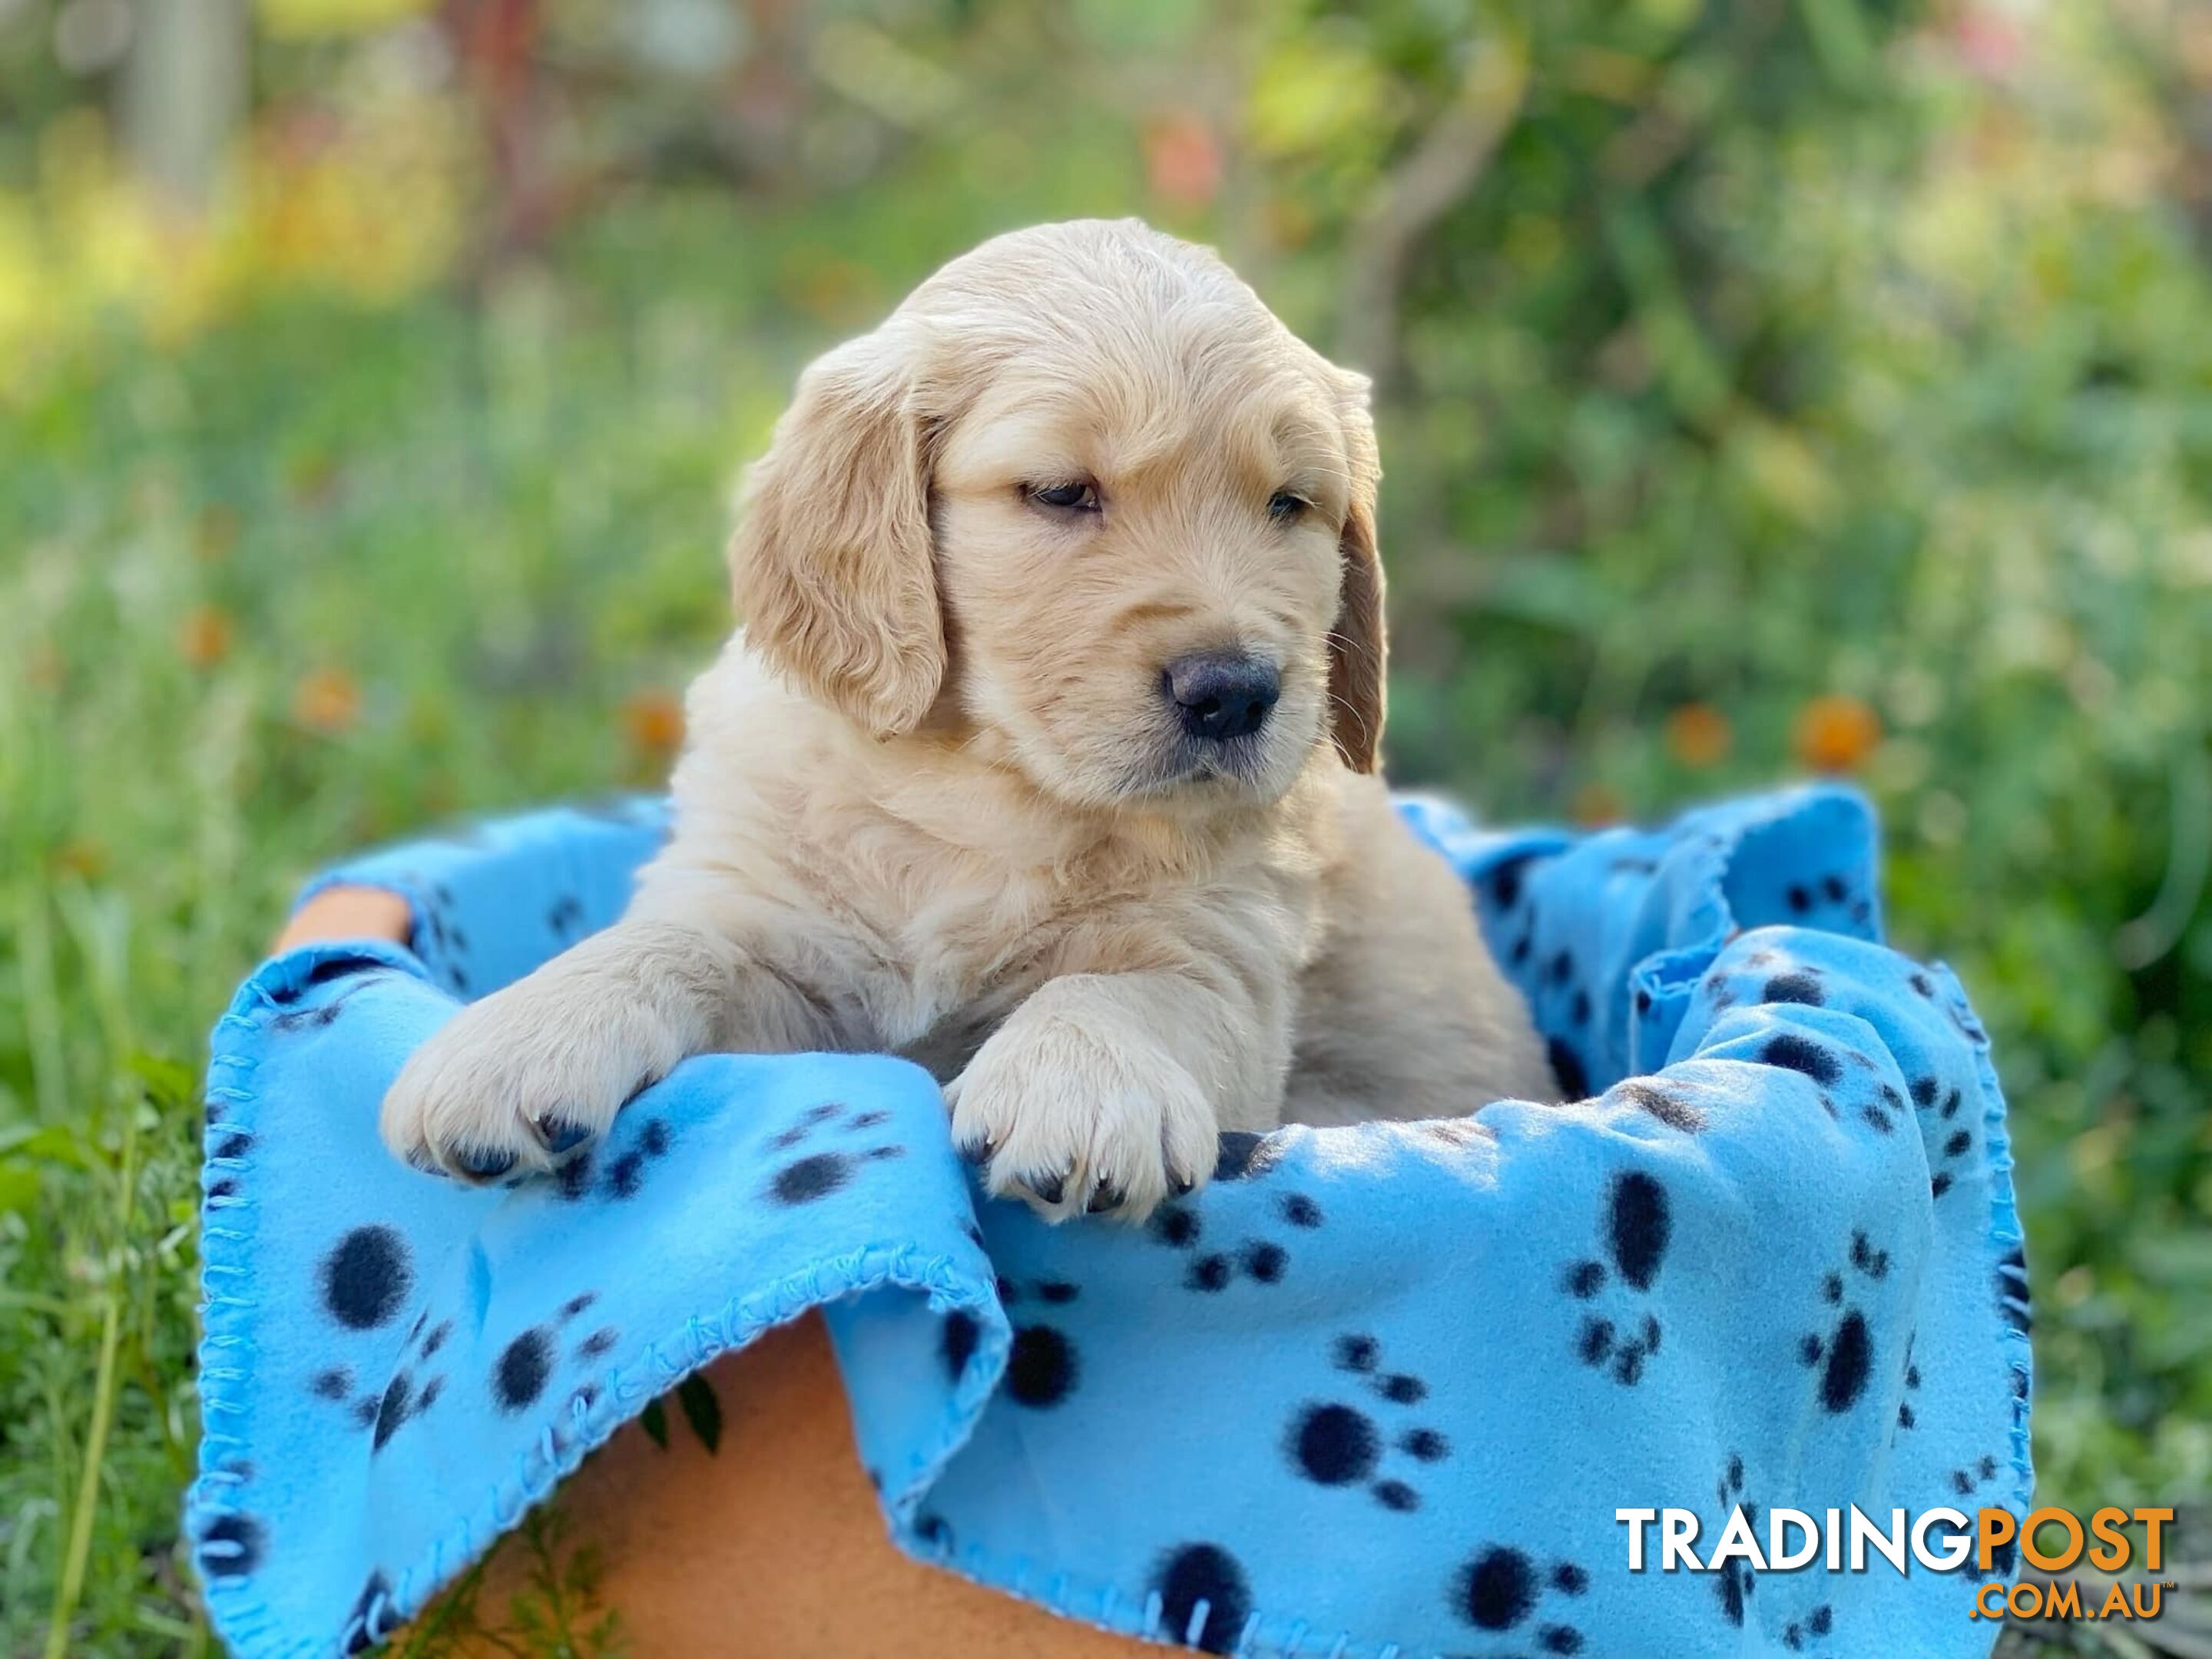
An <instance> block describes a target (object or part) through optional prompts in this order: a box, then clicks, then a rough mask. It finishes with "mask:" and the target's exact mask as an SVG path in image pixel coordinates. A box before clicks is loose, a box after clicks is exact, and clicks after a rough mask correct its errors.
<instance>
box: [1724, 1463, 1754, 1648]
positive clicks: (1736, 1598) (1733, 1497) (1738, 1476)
mask: <svg viewBox="0 0 2212 1659" xmlns="http://www.w3.org/2000/svg"><path fill="white" fill-rule="evenodd" d="M1713 1495H1714V1496H1715V1497H1716V1498H1717V1499H1718V1500H1719V1502H1720V1508H1721V1529H1722V1530H1723V1531H1725V1530H1726V1529H1727V1527H1728V1523H1729V1518H1730V1517H1731V1516H1734V1515H1735V1512H1736V1511H1737V1510H1742V1511H1743V1519H1744V1524H1745V1525H1747V1526H1748V1527H1750V1528H1753V1531H1754V1533H1755V1532H1756V1529H1757V1528H1758V1526H1759V1505H1758V1504H1754V1503H1752V1502H1751V1501H1749V1500H1748V1499H1747V1498H1745V1497H1744V1495H1743V1459H1742V1458H1741V1456H1737V1455H1731V1456H1730V1457H1729V1461H1728V1467H1727V1468H1725V1469H1723V1470H1722V1471H1721V1478H1720V1480H1719V1482H1718V1483H1717V1486H1715V1488H1714V1493H1713ZM1714 1536H1715V1537H1716V1538H1717V1537H1718V1536H1719V1534H1718V1533H1716V1534H1714ZM1758 1584H1759V1577H1758V1575H1757V1574H1756V1573H1755V1572H1753V1570H1752V1565H1751V1563H1750V1562H1748V1561H1747V1560H1745V1559H1743V1558H1742V1557H1741V1556H1740V1555H1732V1556H1730V1557H1729V1559H1727V1560H1726V1561H1724V1562H1723V1563H1722V1564H1721V1570H1720V1571H1719V1572H1718V1573H1717V1574H1716V1575H1715V1576H1714V1578H1713V1589H1714V1591H1715V1593H1716V1594H1717V1595H1719V1597H1720V1601H1721V1617H1722V1618H1723V1619H1725V1620H1728V1621H1729V1623H1730V1624H1731V1625H1736V1626H1741V1624H1742V1623H1743V1611H1744V1606H1745V1604H1746V1603H1747V1601H1749V1600H1750V1598H1751V1593H1752V1591H1753V1589H1756V1588H1757V1587H1758Z"/></svg>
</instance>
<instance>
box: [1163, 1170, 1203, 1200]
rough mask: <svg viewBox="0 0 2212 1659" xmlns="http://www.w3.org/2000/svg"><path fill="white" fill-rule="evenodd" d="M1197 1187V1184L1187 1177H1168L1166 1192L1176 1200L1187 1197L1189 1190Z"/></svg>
mask: <svg viewBox="0 0 2212 1659" xmlns="http://www.w3.org/2000/svg"><path fill="white" fill-rule="evenodd" d="M1197 1185H1198V1182H1195V1181H1193V1180H1192V1179H1191V1178H1190V1177H1189V1176H1187V1175H1179V1176H1170V1177H1169V1178H1168V1190H1169V1191H1170V1192H1171V1193H1173V1194H1175V1195H1176V1197H1177V1198H1188V1197H1189V1196H1190V1190H1191V1188H1194V1187H1195V1186H1197Z"/></svg>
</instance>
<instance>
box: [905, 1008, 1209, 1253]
mask: <svg viewBox="0 0 2212 1659" xmlns="http://www.w3.org/2000/svg"><path fill="white" fill-rule="evenodd" d="M1039 1001H1040V999H1038V998H1033V999H1031V1000H1030V1003H1029V1004H1027V1005H1024V1006H1023V1007H1022V1008H1021V1009H1020V1010H1018V1011H1017V1012H1016V1013H1015V1014H1014V1016H1013V1018H1011V1019H1009V1020H1008V1021H1007V1022H1006V1024H1004V1025H1002V1026H1000V1028H999V1030H998V1031H997V1032H996V1033H995V1034H994V1035H993V1036H992V1037H991V1039H990V1040H989V1041H988V1042H986V1043H984V1045H983V1046H982V1048H980V1049H978V1050H977V1051H976V1054H975V1059H974V1060H970V1061H969V1063H968V1069H967V1070H966V1071H964V1072H963V1073H961V1074H960V1075H959V1076H958V1077H957V1078H955V1079H953V1080H952V1081H951V1083H950V1084H948V1085H945V1103H946V1104H947V1105H949V1106H951V1109H952V1139H953V1142H954V1144H955V1145H956V1146H958V1147H959V1148H960V1149H961V1151H962V1152H963V1153H964V1154H965V1155H966V1156H967V1157H969V1158H972V1159H975V1160H977V1161H980V1162H981V1163H982V1164H984V1166H985V1177H984V1184H985V1185H986V1186H987V1188H989V1189H990V1191H992V1192H993V1193H994V1194H1000V1195H1005V1194H1014V1195H1016V1196H1018V1197H1021V1198H1023V1199H1025V1200H1028V1201H1029V1203H1030V1205H1031V1206H1033V1207H1034V1208H1035V1209H1036V1211H1037V1212H1039V1213H1040V1214H1042V1216H1044V1217H1045V1218H1046V1219H1048V1220H1050V1221H1064V1220H1066V1218H1068V1217H1070V1216H1073V1215H1081V1214H1083V1213H1085V1212H1092V1213H1111V1214H1114V1215H1115V1216H1118V1217H1120V1218H1122V1219H1124V1220H1128V1221H1142V1220H1143V1219H1144V1218H1146V1216H1148V1215H1150V1214H1151V1213H1152V1211H1153V1209H1154V1208H1155V1207H1157V1206H1158V1204H1159V1203H1160V1201H1161V1200H1163V1199H1164V1198H1166V1197H1168V1196H1169V1195H1170V1194H1182V1193H1187V1192H1189V1191H1190V1190H1191V1189H1192V1188H1194V1187H1196V1186H1198V1185H1199V1184H1200V1182H1203V1181H1205V1180H1206V1177H1207V1176H1210V1175H1211V1174H1212V1172H1213V1161H1214V1156H1215V1151H1216V1147H1217V1145H1218V1139H1219V1135H1218V1129H1217V1127H1216V1124H1215V1119H1214V1115H1213V1108H1212V1105H1211V1103H1208V1101H1207V1100H1206V1096H1205V1093H1204V1092H1203V1091H1201V1090H1200V1088H1199V1086H1198V1082H1197V1079H1194V1078H1193V1077H1192V1076H1191V1074H1190V1073H1189V1072H1188V1071H1187V1070H1186V1069H1184V1068H1183V1067H1182V1066H1179V1065H1177V1064H1176V1062H1175V1061H1174V1060H1171V1059H1170V1058H1168V1057H1167V1056H1165V1055H1164V1054H1159V1053H1158V1052H1157V1051H1156V1050H1154V1049H1152V1048H1149V1047H1147V1046H1144V1045H1141V1044H1127V1043H1121V1042H1115V1041H1113V1040H1112V1039H1111V1038H1110V1037H1109V1036H1105V1035H1103V1034H1102V1033H1100V1032H1097V1031H1095V1030H1091V1029H1089V1028H1088V1027H1087V1026H1086V1024H1085V1022H1084V1020H1083V1019H1082V1018H1081V1017H1080V1015H1079V1013H1077V1012H1059V1011H1053V1010H1048V1008H1046V1007H1042V1006H1038V1004H1039Z"/></svg>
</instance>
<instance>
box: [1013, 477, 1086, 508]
mask: <svg viewBox="0 0 2212 1659" xmlns="http://www.w3.org/2000/svg"><path fill="white" fill-rule="evenodd" d="M1026 493H1027V495H1028V496H1029V498H1030V500H1031V501H1035V502H1036V504H1037V505H1038V506H1039V507H1059V508H1060V509H1061V510H1062V511H1063V512H1068V513H1096V512H1097V510H1098V490H1097V486H1096V485H1093V484H1090V483H1057V484H1030V485H1028V486H1027V487H1026Z"/></svg>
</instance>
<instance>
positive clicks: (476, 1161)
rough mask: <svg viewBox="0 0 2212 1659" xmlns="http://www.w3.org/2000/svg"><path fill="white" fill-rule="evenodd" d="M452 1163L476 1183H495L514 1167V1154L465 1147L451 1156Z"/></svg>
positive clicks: (486, 1148) (477, 1147) (487, 1148)
mask: <svg viewBox="0 0 2212 1659" xmlns="http://www.w3.org/2000/svg"><path fill="white" fill-rule="evenodd" d="M453 1162H454V1163H455V1164H459V1166H460V1167H461V1170H463V1172H464V1173H465V1174H468V1175H471V1176H475V1177H476V1178H477V1180H478V1181H496V1180H497V1179H499V1177H500V1176H503V1175H505V1174H506V1173H507V1171H508V1170H512V1169H513V1167H514V1154H513V1152H496V1151H494V1150H493V1149H491V1148H490V1147H488V1146H486V1147H479V1146H466V1147H464V1148H462V1149H461V1150H460V1151H459V1152H455V1153H454V1154H453Z"/></svg>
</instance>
